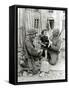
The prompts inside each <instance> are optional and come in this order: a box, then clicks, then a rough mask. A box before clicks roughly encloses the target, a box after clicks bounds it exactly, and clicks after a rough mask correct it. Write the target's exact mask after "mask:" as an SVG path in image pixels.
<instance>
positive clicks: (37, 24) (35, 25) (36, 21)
mask: <svg viewBox="0 0 69 90" xmlns="http://www.w3.org/2000/svg"><path fill="white" fill-rule="evenodd" d="M38 27H39V19H34V28H38Z"/></svg>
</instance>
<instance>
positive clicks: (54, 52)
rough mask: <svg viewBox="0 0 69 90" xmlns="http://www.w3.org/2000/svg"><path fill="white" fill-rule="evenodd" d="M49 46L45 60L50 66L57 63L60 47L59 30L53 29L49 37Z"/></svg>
mask: <svg viewBox="0 0 69 90" xmlns="http://www.w3.org/2000/svg"><path fill="white" fill-rule="evenodd" d="M50 41H51V44H50V46H49V48H48V53H47V56H48V57H47V58H48V61H49V63H50V64H51V65H55V64H56V63H57V61H58V55H59V50H60V46H61V40H60V33H59V29H54V30H53V33H52V36H51V37H50Z"/></svg>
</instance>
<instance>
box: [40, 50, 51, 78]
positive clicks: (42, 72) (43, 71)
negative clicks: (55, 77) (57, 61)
mask: <svg viewBox="0 0 69 90" xmlns="http://www.w3.org/2000/svg"><path fill="white" fill-rule="evenodd" d="M49 70H50V65H49V63H48V61H47V50H46V51H45V57H44V58H42V60H41V68H40V76H41V77H44V76H45V74H46V73H48V72H49Z"/></svg>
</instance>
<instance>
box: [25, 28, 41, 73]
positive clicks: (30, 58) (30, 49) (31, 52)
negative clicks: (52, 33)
mask: <svg viewBox="0 0 69 90" xmlns="http://www.w3.org/2000/svg"><path fill="white" fill-rule="evenodd" d="M36 33H37V32H36V31H35V30H30V31H28V34H27V37H26V39H25V53H26V54H25V55H26V60H27V63H28V69H29V70H28V74H36V73H38V71H39V69H40V64H39V58H40V57H41V54H42V52H41V51H40V52H38V51H37V50H36V49H35V46H34V44H33V41H34V38H35V37H36ZM36 61H38V64H37V63H36Z"/></svg>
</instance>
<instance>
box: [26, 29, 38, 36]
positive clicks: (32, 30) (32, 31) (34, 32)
mask: <svg viewBox="0 0 69 90" xmlns="http://www.w3.org/2000/svg"><path fill="white" fill-rule="evenodd" d="M27 33H28V34H27V35H33V34H36V33H37V31H36V30H35V29H31V30H28V32H27Z"/></svg>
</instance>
